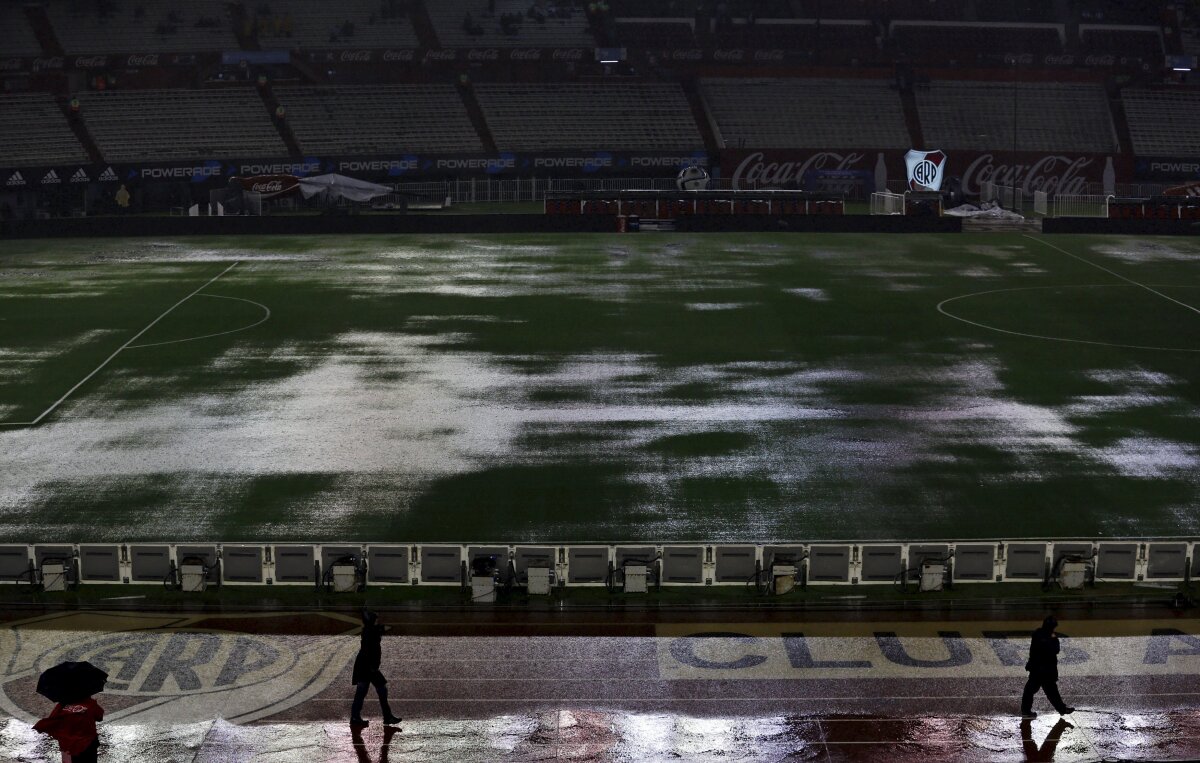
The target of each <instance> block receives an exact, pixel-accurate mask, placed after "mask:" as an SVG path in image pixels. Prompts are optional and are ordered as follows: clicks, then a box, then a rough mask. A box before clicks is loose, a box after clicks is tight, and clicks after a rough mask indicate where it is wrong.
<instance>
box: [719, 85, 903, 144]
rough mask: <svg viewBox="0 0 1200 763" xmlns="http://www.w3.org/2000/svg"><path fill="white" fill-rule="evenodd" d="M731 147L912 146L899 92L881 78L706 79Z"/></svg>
mask: <svg viewBox="0 0 1200 763" xmlns="http://www.w3.org/2000/svg"><path fill="white" fill-rule="evenodd" d="M700 90H701V92H702V93H703V94H704V97H705V101H706V102H707V103H708V108H709V112H710V113H711V114H712V117H713V119H714V120H715V121H716V123H717V128H718V131H719V133H720V135H719V136H718V137H719V138H720V139H723V140H724V141H725V145H726V146H730V147H735V146H737V147H742V146H744V147H746V148H907V147H909V146H910V143H911V141H910V139H909V136H908V129H907V128H906V126H905V122H904V109H903V106H902V105H901V102H900V96H899V94H898V93H897V92H896V91H895V90H894V89H891V88H890V87H889V86H888V83H887V82H884V81H880V80H858V79H704V80H701V81H700Z"/></svg>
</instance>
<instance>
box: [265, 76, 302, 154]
mask: <svg viewBox="0 0 1200 763" xmlns="http://www.w3.org/2000/svg"><path fill="white" fill-rule="evenodd" d="M258 95H259V97H260V98H262V101H263V105H264V106H266V107H267V115H268V116H269V117H270V118H271V124H273V125H275V131H276V132H278V133H279V137H280V139H281V140H282V141H283V144H284V145H285V146H287V149H288V156H292V157H296V156H302V155H303V152H302V151H301V150H300V141H298V140H296V133H294V132H292V126H291V124H289V123H288V121H287V116H286V114H285V115H284V118H283V119H277V118H276V117H275V109H276V108H278V107H279V99H278V98H276V97H275V91H274V90H272V89H271V83H270V82H264V83H263V84H261V85H259V88H258Z"/></svg>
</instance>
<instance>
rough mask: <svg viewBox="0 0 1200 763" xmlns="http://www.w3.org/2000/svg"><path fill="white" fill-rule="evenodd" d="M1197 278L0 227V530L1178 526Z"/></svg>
mask: <svg viewBox="0 0 1200 763" xmlns="http://www.w3.org/2000/svg"><path fill="white" fill-rule="evenodd" d="M951 160H953V157H951ZM1198 273H1200V244H1198V243H1197V242H1195V241H1193V240H1191V239H1187V238H1173V239H1166V238H1163V239H1150V238H1120V237H1070V236H1060V237H1042V236H1023V235H1015V234H975V235H969V236H968V235H947V236H868V235H796V234H778V235H774V234H751V235H745V234H738V235H725V234H717V235H708V236H684V235H674V236H659V235H651V234H643V235H627V236H617V235H577V236H551V235H524V236H489V237H449V236H439V237H432V236H428V237H425V236H392V237H386V236H384V237H370V236H360V237H327V238H322V237H306V238H289V237H270V238H268V237H264V238H243V239H230V238H221V239H220V240H216V239H188V240H149V239H138V240H132V239H131V240H111V241H103V242H91V241H87V242H85V241H69V242H58V241H56V242H44V241H43V242H9V243H6V244H5V247H4V252H3V254H2V255H0V424H2V426H0V519H2V521H0V540H3V541H7V542H51V541H73V542H89V541H107V542H121V541H189V540H191V541H195V540H208V541H227V542H232V541H251V540H253V541H280V542H282V541H308V542H334V541H374V542H384V541H395V542H434V541H447V542H465V541H473V542H474V541H501V542H527V541H538V542H564V543H581V542H589V541H605V542H617V541H641V542H647V541H659V542H662V541H712V542H732V541H743V542H746V541H749V542H765V541H768V540H776V539H779V540H785V539H788V540H825V539H835V538H838V539H881V538H894V539H912V540H921V539H932V538H949V539H956V540H968V539H972V538H984V537H1000V538H1003V537H1009V536H1023V537H1029V536H1051V537H1061V536H1086V537H1091V536H1097V535H1098V536H1109V537H1111V536H1143V535H1146V536H1149V535H1154V536H1172V535H1194V534H1196V533H1198V532H1200V468H1197V467H1198V466H1200V427H1197V425H1196V423H1197V410H1198V406H1200V286H1198V284H1200V281H1198V280H1197V275H1198Z"/></svg>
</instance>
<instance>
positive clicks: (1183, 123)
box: [1122, 89, 1200, 156]
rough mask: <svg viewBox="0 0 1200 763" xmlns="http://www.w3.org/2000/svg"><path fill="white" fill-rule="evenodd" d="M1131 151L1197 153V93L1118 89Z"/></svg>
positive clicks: (1199, 128)
mask: <svg viewBox="0 0 1200 763" xmlns="http://www.w3.org/2000/svg"><path fill="white" fill-rule="evenodd" d="M1122 100H1123V101H1124V102H1125V115H1126V118H1127V119H1128V120H1129V134H1130V136H1131V137H1132V139H1133V150H1134V153H1136V154H1138V155H1141V156H1189V155H1191V156H1195V155H1196V154H1200V121H1198V120H1197V118H1196V116H1197V115H1198V114H1200V93H1198V92H1196V91H1170V90H1142V89H1127V90H1125V91H1123V92H1122Z"/></svg>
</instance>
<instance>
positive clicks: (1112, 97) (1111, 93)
mask: <svg viewBox="0 0 1200 763" xmlns="http://www.w3.org/2000/svg"><path fill="white" fill-rule="evenodd" d="M1104 89H1105V90H1106V91H1107V94H1108V110H1109V112H1110V113H1111V114H1112V122H1113V128H1114V129H1115V130H1116V131H1117V147H1118V148H1119V149H1120V151H1121V153H1122V154H1123V155H1125V156H1131V155H1132V154H1133V135H1132V133H1130V132H1129V117H1128V116H1127V115H1126V114H1125V101H1123V100H1121V89H1120V87H1118V86H1116V85H1114V84H1112V82H1111V81H1110V82H1109V83H1108V84H1107V85H1105V88H1104Z"/></svg>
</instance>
